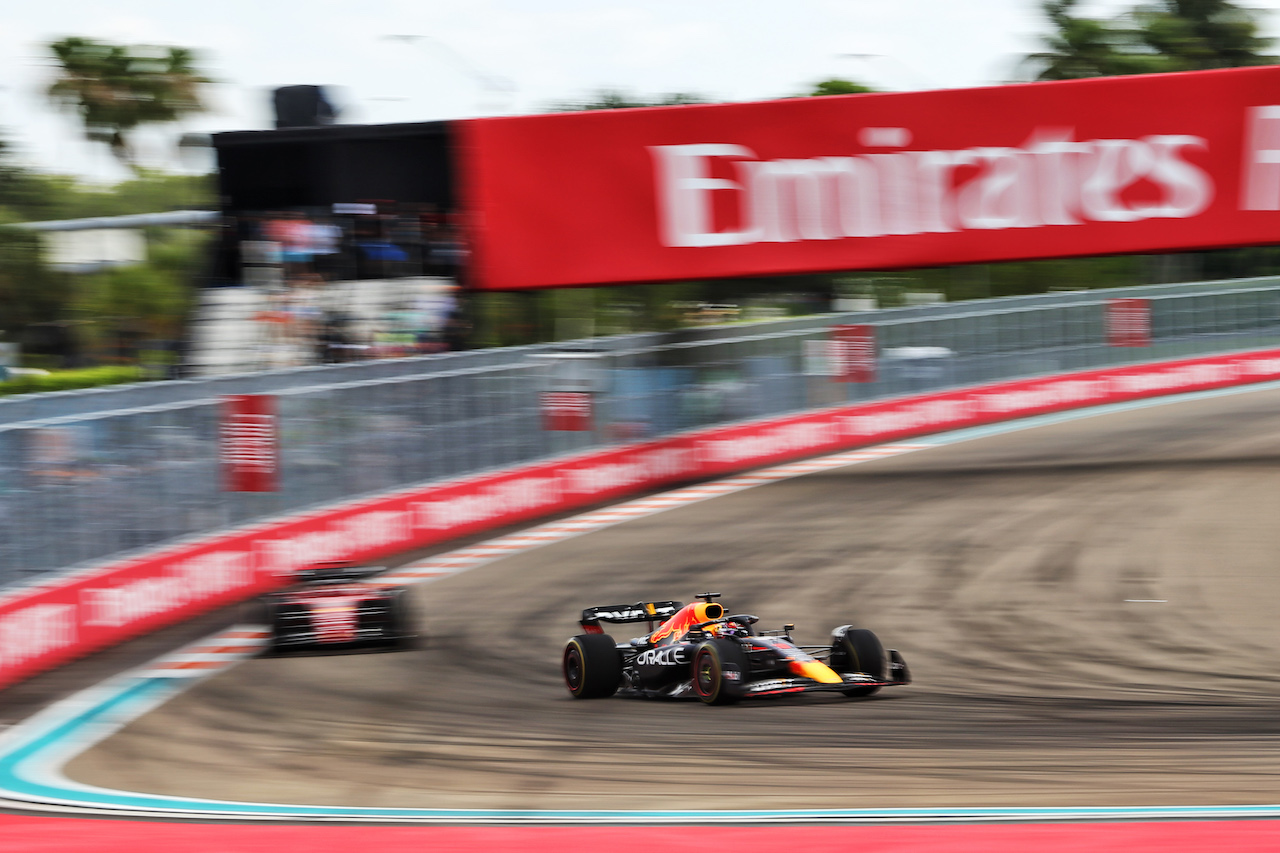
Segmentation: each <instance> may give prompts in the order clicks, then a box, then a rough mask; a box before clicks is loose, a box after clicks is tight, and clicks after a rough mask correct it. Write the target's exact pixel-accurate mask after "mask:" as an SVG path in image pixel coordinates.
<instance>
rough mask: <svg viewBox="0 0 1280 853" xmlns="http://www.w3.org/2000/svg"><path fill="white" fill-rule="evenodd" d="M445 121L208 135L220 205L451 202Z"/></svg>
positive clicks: (443, 206)
mask: <svg viewBox="0 0 1280 853" xmlns="http://www.w3.org/2000/svg"><path fill="white" fill-rule="evenodd" d="M451 137H452V134H451V130H450V126H449V123H448V122H440V121H437V122H419V123H413V124H382V125H328V126H322V127H299V128H286V129H282V130H262V131H234V132H230V133H218V134H214V136H213V147H214V149H215V150H216V151H217V155H218V173H219V181H220V187H221V193H222V210H223V212H225V213H230V214H235V213H238V212H241V211H268V210H282V209H300V208H320V207H326V208H331V207H332V205H334V204H351V203H361V202H370V201H372V202H379V201H381V202H395V203H397V204H431V205H434V206H435V207H437V208H438V209H440V210H451V209H453V207H454V198H455V192H454V181H453V154H452V145H451Z"/></svg>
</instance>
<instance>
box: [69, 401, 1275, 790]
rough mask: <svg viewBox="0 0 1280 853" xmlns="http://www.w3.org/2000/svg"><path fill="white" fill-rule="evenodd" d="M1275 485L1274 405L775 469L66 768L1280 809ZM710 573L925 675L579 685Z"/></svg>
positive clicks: (241, 674)
mask: <svg viewBox="0 0 1280 853" xmlns="http://www.w3.org/2000/svg"><path fill="white" fill-rule="evenodd" d="M1278 483H1280V392H1275V391H1268V392H1259V393H1250V394H1241V395H1235V396H1227V397H1221V398H1217V399H1209V400H1199V401H1195V402H1184V403H1177V404H1172V405H1165V406H1158V407H1155V408H1150V409H1143V410H1138V411H1132V412H1126V413H1122V414H1113V415H1107V416H1103V417H1096V418H1088V419H1084V420H1079V421H1072V422H1068V423H1063V424H1058V425H1055V426H1049V427H1043V428H1038V429H1034V430H1028V431H1025V432H1020V433H1013V434H1009V435H1004V436H997V437H992V438H987V439H981V440H975V441H969V442H964V443H959V444H953V445H949V446H942V447H937V448H933V449H929V450H924V451H920V452H916V453H911V454H907V455H905V456H901V457H896V458H891V459H886V460H880V461H876V462H871V463H865V464H862V465H857V466H853V467H848V468H843V469H839V470H835V471H830V472H827V473H821V474H815V475H809V476H806V477H801V478H798V479H793V480H788V481H784V482H779V483H774V484H770V485H767V486H763V487H760V488H756V489H750V490H747V491H744V492H739V493H736V494H732V495H729V496H726V497H721V498H716V499H713V500H709V501H706V502H703V503H699V504H695V505H692V506H687V507H683V508H680V509H675V510H671V511H668V512H665V513H661V514H658V515H655V516H650V517H646V518H642V519H639V520H636V521H632V522H628V523H625V524H622V525H619V526H616V527H613V528H609V529H607V530H603V531H598V532H595V533H591V534H587V535H584V536H581V537H578V538H576V539H572V540H569V541H565V542H561V543H558V544H554V545H551V546H547V547H544V548H541V549H537V550H534V551H529V552H525V553H521V554H518V555H515V556H512V557H509V558H506V559H503V560H500V561H498V562H495V563H492V564H490V565H487V566H483V567H480V568H476V569H472V570H470V571H468V572H466V573H463V574H460V575H456V576H453V577H449V578H446V579H443V580H440V581H437V582H434V583H431V584H429V585H426V586H423V587H419V588H417V589H416V590H415V596H416V598H417V600H418V604H419V607H420V610H421V612H422V614H423V616H424V618H423V623H424V629H425V630H426V632H427V633H428V634H429V636H430V640H429V642H428V643H427V644H426V645H425V646H424V647H423V648H420V649H417V650H413V651H408V652H396V653H361V654H326V655H290V656H285V657H276V658H262V659H257V660H252V661H250V662H247V663H245V664H242V665H240V666H238V667H236V668H234V669H233V670H231V671H229V672H227V673H224V674H222V675H219V676H217V677H215V678H212V679H210V680H208V681H206V682H203V683H201V684H199V685H197V686H196V687H194V688H193V689H192V690H190V691H188V692H187V693H184V694H182V695H181V696H179V697H177V698H176V699H174V700H173V701H171V702H169V703H168V704H167V705H165V706H163V707H162V708H160V709H158V710H156V711H153V712H152V713H150V714H148V715H146V716H144V717H142V718H141V719H139V720H138V721H136V722H135V723H133V724H131V725H130V726H128V727H127V728H125V729H124V730H123V731H121V732H120V733H118V734H116V735H115V736H113V737H111V738H109V739H108V740H106V741H104V742H103V743H102V744H100V745H99V746H97V747H95V748H93V749H92V750H90V751H89V752H87V753H86V754H84V755H82V756H81V757H79V758H77V759H76V760H74V761H73V762H72V763H71V764H70V765H69V766H68V771H67V772H68V775H69V776H70V777H71V778H72V779H75V780H77V781H82V782H88V783H92V784H97V785H102V786H106V787H111V788H120V789H126V790H133V791H145V792H154V793H162V794H175V795H183V796H194V797H208V798H215V799H231V800H254V801H267V802H290V803H306V804H328V805H345V806H370V807H417V808H432V807H438V808H504V809H529V808H556V809H617V808H637V809H716V808H726V809H749V808H757V807H759V808H822V807H830V808H896V807H940V808H945V807H1020V806H1142V805H1214V804H1266V803H1277V802H1280V714H1278V713H1277V710H1280V668H1278V667H1277V654H1276V650H1277V648H1280V620H1278V619H1277V617H1276V614H1277V613H1280V561H1278V560H1277V557H1278V556H1280V488H1278ZM706 590H714V591H719V592H722V593H723V594H724V599H723V601H724V602H725V603H726V606H727V607H728V608H729V609H730V611H731V612H748V613H755V614H757V615H759V616H760V617H761V622H762V626H764V627H779V626H781V625H782V623H784V622H795V623H796V624H797V626H798V628H797V631H796V636H797V639H798V640H800V641H801V642H812V643H818V642H823V641H824V640H825V638H826V636H827V634H828V632H829V631H830V629H831V628H833V627H834V626H836V625H840V624H844V623H847V622H854V623H856V624H859V625H862V626H864V627H869V628H871V629H873V630H874V631H875V632H876V633H877V634H879V635H880V637H881V638H882V640H884V642H885V644H886V645H887V646H891V647H894V648H897V649H899V650H900V651H901V652H902V653H903V655H904V656H905V657H906V659H907V661H908V663H909V664H910V666H911V668H912V672H913V675H914V677H915V680H916V683H915V684H913V685H911V686H907V687H900V688H894V689H886V690H884V691H882V692H881V693H880V694H878V695H876V696H873V697H869V698H866V699H858V700H849V699H844V698H842V697H838V696H824V695H813V696H802V697H793V698H782V699H770V700H756V701H748V702H744V703H743V704H741V705H737V706H732V707H704V706H702V705H701V704H699V703H697V702H660V701H651V700H641V699H626V698H621V697H615V698H612V699H606V700H595V701H575V700H573V699H571V698H570V697H569V695H568V693H567V692H566V691H565V689H564V687H563V686H562V683H561V680H560V673H559V660H560V653H561V649H562V648H563V644H564V641H565V640H566V639H567V638H568V637H569V636H570V635H572V634H573V633H576V619H577V616H578V614H579V611H580V610H581V609H582V608H583V607H584V606H588V605H595V604H615V603H622V602H631V601H637V600H641V599H666V598H680V599H688V598H690V597H691V596H693V595H694V594H696V593H699V592H703V591H706ZM618 636H619V637H625V636H627V635H626V634H624V632H622V631H619V632H618Z"/></svg>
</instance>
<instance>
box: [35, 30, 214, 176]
mask: <svg viewBox="0 0 1280 853" xmlns="http://www.w3.org/2000/svg"><path fill="white" fill-rule="evenodd" d="M49 50H50V51H51V52H52V53H53V55H54V57H55V58H56V59H57V62H58V77H57V79H56V80H55V81H54V82H53V83H52V84H51V85H50V86H49V89H48V96H49V98H50V100H52V101H53V103H55V104H57V105H58V106H61V107H64V108H66V109H70V110H73V111H74V112H76V113H77V114H78V115H79V116H80V120H81V122H82V123H83V124H84V132H85V136H86V137H87V138H88V139H90V140H92V141H95V142H105V143H106V144H107V145H108V146H110V148H111V153H112V154H114V155H115V156H116V158H117V159H118V160H119V161H120V162H121V163H122V164H124V165H125V166H128V167H130V168H133V167H134V155H133V151H132V148H131V145H130V135H131V134H132V132H133V131H134V130H136V129H137V128H138V127H139V126H140V125H144V124H165V123H168V122H173V121H177V120H178V119H180V118H182V117H183V116H186V115H190V114H193V113H199V112H202V111H204V109H205V106H204V102H203V101H202V100H201V98H200V87H201V85H202V84H205V83H209V82H210V81H209V79H208V78H206V77H204V76H202V75H201V74H200V73H199V71H198V70H197V69H196V55H195V53H194V52H192V51H190V50H188V49H186V48H182V47H151V46H146V45H117V44H109V43H107V42H100V41H95V40H93V39H87V38H81V37H78V36H71V37H68V38H64V39H62V40H61V41H56V42H53V43H52V44H50V45H49Z"/></svg>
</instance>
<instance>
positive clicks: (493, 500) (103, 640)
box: [0, 350, 1280, 687]
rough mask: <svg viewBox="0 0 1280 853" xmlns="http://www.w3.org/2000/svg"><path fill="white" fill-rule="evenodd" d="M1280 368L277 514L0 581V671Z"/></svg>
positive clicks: (846, 421)
mask: <svg viewBox="0 0 1280 853" xmlns="http://www.w3.org/2000/svg"><path fill="white" fill-rule="evenodd" d="M1277 378H1280V350H1267V351H1261V352H1253V353H1240V354H1233V355H1220V356H1213V357H1209V358H1199V359H1189V360H1182V361H1173V362H1163V363H1158V364H1144V365H1134V366H1128V367H1117V368H1110V369H1106V370H1096V371H1090V372H1086V373H1077V374H1068V375H1064V376H1053V377H1046V378H1041V379H1029V380H1024V381H1019V382H1004V383H999V384H994V385H988V386H982V387H977V388H968V389H964V390H960V391H950V392H946V393H941V394H930V395H925V396H919V397H911V398H902V399H896V400H890V401H885V402H878V403H870V404H863V405H849V406H839V407H834V408H830V409H824V410H821V411H817V412H806V413H803V414H798V415H793V416H789V417H784V418H776V419H771V420H767V421H757V422H753V423H749V424H743V425H738V426H731V427H722V428H717V429H710V430H704V431H700V432H696V433H687V434H683V435H679V436H676V437H673V438H668V439H662V440H658V441H652V442H647V443H643V444H632V445H626V446H622V447H618V448H615V449H610V450H602V451H597V452H592V453H587V454H583V455H581V456H576V457H571V458H564V459H559V460H556V461H552V462H547V463H539V464H534V465H528V466H525V467H522V468H518V469H514V470H511V471H507V472H503V473H499V474H492V475H487V476H483V477H472V478H467V479H463V480H459V481H456V482H452V483H446V484H443V485H433V486H428V487H419V488H414V489H407V490H404V491H400V492H397V493H394V494H388V495H382V496H379V497H376V498H370V499H368V500H363V501H358V502H353V503H351V504H347V505H344V506H340V507H336V508H332V509H328V510H324V511H318V512H315V513H310V514H306V515H299V516H292V517H287V518H283V519H279V520H276V521H273V522H269V523H263V524H260V525H256V526H254V527H252V528H247V529H241V530H236V531H231V532H226V533H222V534H219V535H216V536H213V537H210V538H208V539H206V540H204V541H201V542H197V543H194V544H184V545H180V546H174V547H171V548H167V549H164V550H161V551H157V552H156V553H154V554H150V555H147V556H144V557H138V558H136V559H133V560H128V561H122V562H118V563H111V564H106V565H103V566H100V567H97V568H94V569H90V570H85V571H82V572H78V573H75V574H73V575H63V576H60V577H55V578H50V579H48V580H46V581H45V582H43V583H42V584H41V585H40V586H38V587H35V588H31V589H25V590H18V591H14V592H11V593H9V594H8V595H7V596H5V597H4V598H3V599H0V687H3V686H5V685H7V684H11V683H13V682H15V681H17V680H19V679H22V678H26V677H28V676H30V675H33V674H35V673H38V672H41V671H44V670H47V669H51V668H53V667H55V666H58V665H60V664H62V663H65V662H67V661H69V660H71V659H73V658H76V657H79V656H82V655H84V654H87V653H89V652H91V651H94V650H96V649H100V648H104V647H106V646H109V645H113V644H115V643H119V642H121V641H123V640H126V639H128V638H130V637H134V636H138V635H140V634H143V633H146V632H149V631H153V630H155V629H157V628H159V627H161V626H163V625H166V624H171V623H174V622H177V621H179V620H182V619H185V618H189V617H191V616H193V615H195V614H197V613H200V612H203V611H207V610H211V609H213V608H215V607H220V606H224V605H227V604H231V603H234V602H236V601H241V600H244V599H246V598H249V597H251V596H254V595H257V594H259V593H262V592H265V591H267V590H270V589H273V588H276V587H278V586H280V585H281V584H282V583H284V582H285V581H286V579H287V577H288V575H289V574H290V573H291V572H292V571H293V569H295V568H297V567H299V566H305V565H308V564H310V563H313V562H316V561H318V560H328V559H352V560H361V561H363V560H376V559H380V558H382V557H385V556H389V555H392V554H395V553H398V552H402V551H407V550H411V549H413V548H419V547H423V546H426V545H431V544H434V543H439V542H444V541H447V540H450V539H454V538H457V537H460V536H465V535H468V534H472V533H478V532H482V531H485V530H490V529H493V528H496V527H500V526H503V525H506V524H511V523H515V522H522V521H527V520H530V519H535V518H538V517H541V516H545V515H549V514H552V513H555V512H559V511H563V510H567V509H574V508H577V507H583V506H588V505H590V504H594V503H597V502H600V501H607V500H613V499H616V498H622V497H625V496H627V495H630V494H634V493H636V492H639V491H643V490H647V489H653V488H660V487H663V486H666V485H670V484H674V483H678V482H681V481H686V480H692V479H698V478H704V477H716V476H720V475H724V474H729V473H732V472H735V471H741V470H745V469H748V468H753V467H759V466H762V465H770V464H773V463H778V462H784V461H787V460H791V459H796V458H800V457H803V456H811V455H816V454H821V453H828V452H835V451H839V450H844V449H849V448H854V447H860V446H865V445H869V444H878V443H882V442H885V441H896V440H901V439H905V438H910V437H912V436H918V435H923V434H927V433H931V432H939V431H943V430H950V429H957V428H961V427H967V426H976V425H980V424H986V423H992V422H996V421H1003V420H1010V419H1013V418H1018V417H1024V416H1028V415H1038V414H1043V413H1047V412H1054V411H1059V410H1063V409H1071V408H1079V407H1084V406H1095V405H1100V404H1104V403H1112V402H1119V401H1123V400H1134V399H1139V398H1142V397H1152V396H1158V395H1161V394H1172V393H1178V392H1184V391H1199V390H1205V389H1210V388H1220V387H1225V386H1229V385H1239V384H1244V383H1249V382H1260V381H1265V380H1270V379H1277Z"/></svg>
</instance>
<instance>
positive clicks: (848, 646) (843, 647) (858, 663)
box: [831, 628, 887, 696]
mask: <svg viewBox="0 0 1280 853" xmlns="http://www.w3.org/2000/svg"><path fill="white" fill-rule="evenodd" d="M831 663H832V664H833V665H832V667H831V668H832V669H834V670H835V671H836V672H838V673H841V674H844V673H846V672H861V673H864V674H866V675H869V676H871V677H872V678H874V679H875V680H876V681H884V680H885V669H886V666H887V663H886V660H885V654H884V646H883V645H882V644H881V643H880V638H879V637H877V636H876V635H875V634H873V633H871V632H870V631H868V630H867V629H866V628H846V629H845V630H844V631H843V632H842V633H841V634H840V635H839V636H837V637H836V638H835V639H834V640H833V641H832V643H831ZM879 689H880V688H879V687H850V688H849V689H848V690H842V691H841V692H842V693H844V695H845V696H870V695H871V694H873V693H875V692H877V691H878V690H879Z"/></svg>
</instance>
